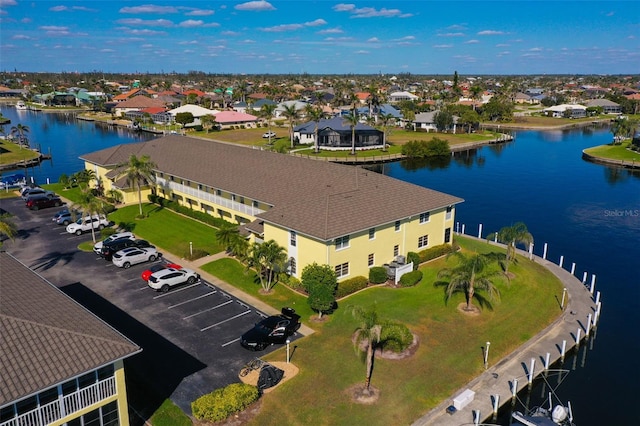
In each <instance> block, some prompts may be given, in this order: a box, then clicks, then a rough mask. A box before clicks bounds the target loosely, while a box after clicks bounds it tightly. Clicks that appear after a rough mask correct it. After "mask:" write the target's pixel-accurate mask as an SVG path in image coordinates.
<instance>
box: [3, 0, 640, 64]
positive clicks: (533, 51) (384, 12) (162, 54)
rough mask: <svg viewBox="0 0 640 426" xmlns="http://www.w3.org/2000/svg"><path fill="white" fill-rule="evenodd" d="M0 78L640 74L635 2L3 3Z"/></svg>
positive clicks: (639, 6)
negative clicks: (16, 74)
mask: <svg viewBox="0 0 640 426" xmlns="http://www.w3.org/2000/svg"><path fill="white" fill-rule="evenodd" d="M0 70H2V71H14V70H18V71H31V72H38V71H49V72H62V71H64V72H75V71H78V72H83V71H93V70H97V71H103V72H127V73H131V72H141V73H146V72H150V73H155V72H174V71H175V72H179V73H183V72H187V71H202V72H205V73H246V74H256V73H268V74H280V73H286V74H299V73H309V74H345V73H353V74H374V73H384V74H394V73H402V72H406V73H412V74H452V73H453V71H458V73H460V74H542V73H546V74H638V73H640V1H637V0H630V1H575V2H564V1H543V0H542V1H518V0H515V1H495V2H489V1H427V0H412V1H355V2H350V1H345V2H336V1H249V2H234V1H207V0H191V1H179V0H174V1H154V0H146V1H104V0H98V1H93V0H84V1H64V0H29V1H22V0H0Z"/></svg>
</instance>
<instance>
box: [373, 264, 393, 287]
mask: <svg viewBox="0 0 640 426" xmlns="http://www.w3.org/2000/svg"><path fill="white" fill-rule="evenodd" d="M387 279H388V277H387V270H386V269H385V268H384V266H374V267H372V268H371V269H369V282H370V283H371V284H382V283H385V282H387Z"/></svg>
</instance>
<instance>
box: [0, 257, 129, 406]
mask: <svg viewBox="0 0 640 426" xmlns="http://www.w3.org/2000/svg"><path fill="white" fill-rule="evenodd" d="M0 271H1V272H0V273H1V275H2V279H1V280H0V377H1V378H2V385H0V406H1V405H4V404H5V403H8V402H11V401H15V400H17V399H20V398H22V397H24V396H28V395H30V394H32V393H34V392H38V391H39V390H42V389H44V388H47V387H49V386H53V385H55V384H57V383H61V382H64V381H66V380H68V379H69V378H72V377H75V376H78V375H80V374H83V373H85V372H87V371H91V370H95V369H97V368H99V367H102V366H104V365H107V364H109V363H112V362H115V361H117V360H119V359H122V358H125V357H128V356H130V355H132V354H135V353H137V352H139V351H140V348H139V347H138V346H136V345H135V344H134V343H133V342H131V341H130V340H128V339H127V338H126V337H124V336H123V335H121V334H120V333H118V332H117V331H116V330H114V329H113V328H111V327H110V326H108V325H107V324H106V323H104V322H103V321H102V320H100V319H99V318H98V317H96V316H94V315H93V314H92V313H91V312H89V311H88V310H86V309H85V308H84V307H82V306H81V305H79V304H78V303H76V302H75V301H74V300H72V299H71V298H69V297H67V296H66V295H65V294H64V293H62V292H61V291H60V290H59V289H58V288H56V287H55V286H53V285H52V284H50V283H49V282H47V281H45V280H44V278H42V277H41V276H39V275H38V274H36V273H35V272H33V271H31V270H30V269H29V268H27V267H26V266H25V265H23V264H22V263H20V262H19V261H18V260H16V259H15V258H13V257H12V256H11V255H9V254H7V253H4V252H0Z"/></svg>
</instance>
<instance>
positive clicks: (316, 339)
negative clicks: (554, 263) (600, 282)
mask: <svg viewBox="0 0 640 426" xmlns="http://www.w3.org/2000/svg"><path fill="white" fill-rule="evenodd" d="M458 241H459V242H460V243H461V245H462V246H463V248H465V249H466V250H469V251H491V250H497V249H496V248H495V247H493V246H490V245H488V244H486V243H484V242H476V241H473V240H469V239H464V238H459V239H458ZM232 262H234V261H233V260H230V259H225V260H224V262H223V261H216V262H212V263H211V264H209V265H206V267H205V268H206V269H207V270H208V271H209V272H211V273H212V274H214V275H218V276H219V277H220V278H222V279H224V280H225V281H227V282H229V283H231V284H233V285H235V286H237V287H239V288H242V289H244V290H245V291H247V292H250V293H251V294H252V295H254V296H255V297H258V298H260V299H261V300H263V301H265V302H266V303H269V304H271V305H272V306H274V307H276V308H278V309H279V308H280V307H282V306H283V305H292V306H295V307H296V309H297V310H298V312H300V313H301V316H302V320H303V321H304V322H305V324H309V325H310V326H312V327H313V328H314V329H315V330H316V333H314V334H313V335H311V336H309V337H306V338H304V339H301V340H298V341H296V344H295V350H294V351H293V355H292V362H294V363H295V364H296V365H297V366H298V367H299V368H300V373H299V374H298V375H297V376H296V377H294V378H293V379H291V380H290V381H288V382H287V383H285V384H283V385H282V386H280V387H279V388H278V389H276V390H275V391H274V392H271V393H268V394H265V395H264V396H263V397H262V398H263V402H262V409H261V411H260V413H259V415H258V416H257V418H255V419H254V420H253V421H252V422H251V424H255V425H268V424H274V425H275V424H307V423H309V424H310V423H313V424H321V425H340V424H344V425H347V424H348V425H351V424H409V423H411V422H412V421H414V420H415V419H417V418H418V417H419V416H420V415H422V414H424V413H426V412H427V411H428V410H429V409H431V408H433V407H435V406H436V405H437V404H438V403H439V402H441V401H442V400H443V399H446V398H449V397H450V396H451V395H452V394H453V392H455V390H456V389H458V388H459V387H461V386H463V385H464V384H465V383H467V382H469V381H470V380H472V379H473V378H474V377H476V376H477V375H478V374H480V373H481V372H483V371H484V367H483V359H482V351H481V347H482V346H483V345H484V343H485V342H486V341H491V349H492V355H491V359H493V360H494V362H495V360H497V359H499V358H500V357H503V356H505V355H507V354H508V353H510V352H512V351H513V350H514V349H516V348H517V347H518V346H519V345H521V344H522V343H524V342H525V341H526V340H528V339H529V338H531V337H532V336H533V335H535V334H536V333H537V332H538V331H539V330H540V329H542V328H544V327H545V326H547V325H548V324H549V323H551V322H552V321H553V320H554V319H555V318H556V317H557V316H558V315H559V314H560V309H559V307H558V303H557V300H556V297H560V296H561V294H562V285H561V284H560V282H559V281H558V280H557V279H556V278H555V277H554V276H553V275H552V274H551V273H550V272H548V271H547V270H546V269H545V268H543V267H542V266H540V265H538V264H536V263H534V262H531V261H529V260H526V259H524V258H520V259H519V262H518V264H516V265H511V266H510V271H511V272H513V273H514V274H515V278H514V279H513V280H512V282H511V283H510V284H509V283H507V282H506V280H505V279H504V278H498V279H497V280H496V281H495V282H496V284H497V285H498V286H499V288H500V291H501V293H502V298H501V302H500V303H497V304H496V305H495V309H494V311H487V310H485V311H483V312H482V314H481V315H480V316H478V317H468V316H465V315H464V314H461V313H460V312H458V311H457V310H456V306H457V305H458V303H460V302H462V301H463V296H462V295H460V296H459V297H458V296H456V297H455V298H454V300H451V301H450V302H449V303H448V304H447V305H445V303H444V298H443V290H442V289H441V288H436V287H434V286H433V282H434V277H435V275H436V273H437V271H438V270H439V269H440V268H442V267H445V266H451V265H453V264H454V263H453V262H454V260H453V259H448V260H447V259H440V260H437V261H434V262H432V263H430V264H428V265H427V266H425V267H423V268H422V270H423V271H424V278H423V280H422V282H421V283H419V284H418V285H417V286H415V287H412V288H405V289H392V288H388V287H378V288H372V289H369V290H367V291H365V292H361V293H358V294H356V295H353V296H351V297H349V298H347V299H345V300H342V301H341V302H339V306H338V309H337V310H336V311H335V312H334V313H333V314H332V315H330V316H329V318H328V321H326V322H323V323H316V322H312V321H310V317H311V315H312V313H311V311H310V310H309V308H308V307H306V306H305V305H306V303H305V301H304V300H303V299H301V298H300V297H299V296H297V295H295V294H294V293H292V292H290V291H289V290H287V289H278V287H279V286H280V285H276V288H275V291H274V294H273V295H271V296H264V295H261V294H259V293H258V291H257V289H258V287H259V285H258V284H256V283H253V277H251V276H249V275H245V274H244V272H242V267H241V266H239V265H236V266H233V265H232ZM350 305H359V306H363V307H371V306H374V305H375V306H376V307H377V310H378V312H379V314H380V316H381V317H383V318H387V319H394V320H397V321H402V322H403V323H405V324H407V326H408V327H409V328H410V329H411V330H412V332H414V333H415V334H417V335H418V336H419V339H420V347H419V349H418V351H417V352H416V354H415V355H414V356H412V357H410V358H408V359H404V360H400V361H391V360H382V359H380V360H376V362H375V368H374V372H373V380H372V385H373V386H375V387H377V388H379V389H380V390H381V397H380V400H379V401H378V402H377V403H376V404H374V405H369V406H367V405H359V404H355V403H353V402H351V401H350V399H349V396H348V394H347V389H348V388H349V387H350V386H352V385H355V384H359V383H362V382H363V381H364V364H363V362H361V360H360V358H359V357H358V356H357V355H356V353H355V352H354V348H353V345H352V344H351V335H352V334H353V332H354V330H355V329H356V327H357V324H356V322H355V321H354V320H353V318H352V316H351V315H350V314H349V311H348V309H347V307H348V306H350ZM531 307H535V309H532V308H531ZM494 348H495V349H494ZM285 356H286V355H285V349H284V348H282V349H280V350H277V351H275V352H274V353H272V354H270V355H269V356H267V357H266V358H267V359H268V360H271V361H275V360H280V361H281V360H284V359H285ZM491 359H490V362H491ZM292 401H295V403H293V404H292V403H291V402H292Z"/></svg>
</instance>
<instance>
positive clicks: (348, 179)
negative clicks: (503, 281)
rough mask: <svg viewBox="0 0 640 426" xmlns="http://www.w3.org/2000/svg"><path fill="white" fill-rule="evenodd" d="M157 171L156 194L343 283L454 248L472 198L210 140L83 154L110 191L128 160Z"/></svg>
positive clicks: (131, 198) (130, 198)
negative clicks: (145, 159)
mask: <svg viewBox="0 0 640 426" xmlns="http://www.w3.org/2000/svg"><path fill="white" fill-rule="evenodd" d="M132 154H135V155H137V156H139V157H140V156H143V155H148V156H149V157H150V158H151V160H152V161H153V162H154V163H155V164H156V165H157V168H156V170H155V174H156V179H155V185H153V186H152V187H150V188H146V189H145V190H144V192H143V196H144V197H146V196H147V195H148V194H149V193H150V192H152V191H153V192H155V193H156V194H157V195H159V196H162V197H165V198H167V199H170V200H174V201H176V202H178V203H179V204H181V205H184V206H189V207H190V208H192V209H194V210H198V211H201V212H204V213H207V214H211V215H215V216H218V217H222V218H224V219H226V220H229V221H231V222H237V223H240V224H242V225H243V230H244V231H246V232H247V233H248V238H249V240H250V241H254V242H258V243H259V242H263V241H267V240H271V239H273V240H275V241H276V242H277V243H278V244H279V245H280V246H282V247H284V248H285V249H286V251H287V256H288V259H289V262H288V271H289V273H290V274H291V275H292V276H294V277H298V278H299V277H300V274H301V272H302V270H303V268H304V267H305V266H306V265H309V264H311V263H313V262H316V263H318V264H326V265H330V266H331V268H333V269H334V270H335V271H336V274H337V275H338V279H339V280H343V279H345V278H348V277H354V276H365V277H366V276H368V271H369V268H370V267H372V266H382V265H384V264H386V263H389V262H392V261H394V260H395V259H396V258H397V257H398V256H406V255H407V253H408V252H418V251H421V250H424V249H426V248H429V247H433V246H436V245H440V244H445V243H447V244H448V243H451V241H452V236H453V234H452V232H453V226H454V220H455V206H456V205H457V204H458V203H460V202H462V201H463V200H462V199H460V198H458V197H455V196H452V195H448V194H444V193H441V192H438V191H434V190H431V189H427V188H424V187H421V186H417V185H414V184H411V183H407V182H404V181H400V180H397V179H394V178H391V177H388V176H385V175H382V174H379V173H375V172H371V171H368V170H366V169H362V168H359V167H351V166H345V165H339V164H333V163H330V162H325V161H316V160H309V159H305V158H301V157H296V156H291V155H284V154H278V153H275V152H271V151H262V150H257V149H250V148H246V147H242V146H236V145H231V144H222V143H215V142H211V141H209V140H202V139H197V138H190V137H186V136H179V135H169V136H165V137H162V138H159V139H155V140H152V141H147V142H138V143H131V144H124V145H119V146H116V147H111V148H107V149H104V150H101V151H97V152H93V153H90V154H86V155H84V156H82V157H81V158H82V160H84V162H85V167H86V168H87V169H89V170H94V171H95V173H96V176H97V177H98V178H101V179H102V181H103V184H104V186H105V190H109V189H112V188H113V189H121V190H122V191H123V193H124V198H125V202H136V200H137V194H136V191H135V189H134V188H126V187H117V185H116V184H117V183H116V182H114V175H117V173H115V172H114V168H115V167H116V166H117V165H118V164H121V163H122V162H124V161H126V160H127V159H128V158H129V156H131V155H132Z"/></svg>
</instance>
